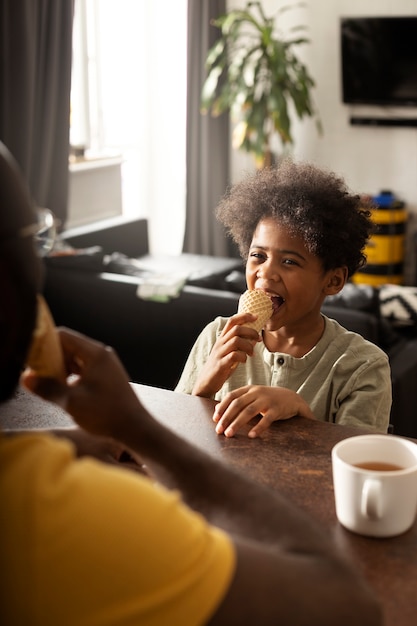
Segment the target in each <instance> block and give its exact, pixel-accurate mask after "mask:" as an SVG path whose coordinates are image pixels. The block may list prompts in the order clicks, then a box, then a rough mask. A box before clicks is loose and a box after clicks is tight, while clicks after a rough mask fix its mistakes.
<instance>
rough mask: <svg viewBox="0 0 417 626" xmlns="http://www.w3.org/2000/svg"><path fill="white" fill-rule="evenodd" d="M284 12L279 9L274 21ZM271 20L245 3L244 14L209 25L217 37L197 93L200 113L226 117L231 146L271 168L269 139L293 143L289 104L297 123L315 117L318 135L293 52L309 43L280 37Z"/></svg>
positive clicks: (305, 76)
mask: <svg viewBox="0 0 417 626" xmlns="http://www.w3.org/2000/svg"><path fill="white" fill-rule="evenodd" d="M288 8H291V7H288V6H285V7H282V8H281V9H280V10H279V11H278V12H277V16H278V15H279V14H281V13H282V12H283V11H285V10H287V9H288ZM275 21H276V18H274V17H266V15H265V13H264V11H263V9H262V5H261V3H260V2H248V3H247V5H246V8H245V9H244V10H232V11H230V12H228V13H226V14H224V15H221V16H220V17H218V18H217V19H215V20H213V22H212V23H213V25H214V26H217V27H218V28H219V29H220V31H221V35H220V37H219V39H218V40H217V41H216V42H215V44H214V45H213V47H212V48H211V49H210V50H209V52H208V55H207V59H206V68H207V72H208V74H207V78H206V80H205V82H204V85H203V88H202V94H201V112H202V113H207V112H209V111H210V112H211V114H212V115H214V116H217V115H220V114H221V113H223V112H225V111H229V112H230V114H231V118H232V121H233V122H234V124H235V127H234V130H233V147H234V148H238V149H243V150H246V151H247V152H250V153H252V154H253V155H254V156H255V159H256V162H257V164H258V165H270V164H271V162H272V159H273V156H272V147H271V140H272V138H273V136H274V135H277V136H278V137H279V138H280V140H281V142H282V144H283V146H285V145H286V144H291V143H293V138H292V135H291V117H290V113H289V105H290V103H291V102H292V103H293V105H294V110H295V112H296V114H297V115H298V117H299V118H300V119H301V118H303V116H312V117H315V118H316V121H317V125H318V129H319V130H320V121H319V119H318V116H317V113H316V111H315V108H314V106H313V102H312V98H311V90H312V88H313V87H314V85H315V83H314V80H313V79H312V77H311V76H310V74H309V72H308V70H307V68H306V66H305V65H304V64H303V63H302V62H301V61H300V60H299V58H298V57H297V55H296V54H295V52H294V48H295V47H296V46H299V45H301V44H304V43H308V41H309V40H308V39H306V38H305V37H302V36H295V37H294V38H284V36H279V35H278V32H277V30H276V24H275ZM302 28H303V27H302V26H298V27H295V28H292V29H291V30H292V31H295V30H298V31H299V30H301V29H302Z"/></svg>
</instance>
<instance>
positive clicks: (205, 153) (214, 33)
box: [183, 0, 238, 256]
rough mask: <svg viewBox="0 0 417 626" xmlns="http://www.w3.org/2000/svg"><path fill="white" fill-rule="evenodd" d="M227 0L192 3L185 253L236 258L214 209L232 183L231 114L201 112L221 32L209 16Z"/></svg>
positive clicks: (193, 0) (216, 13)
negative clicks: (209, 61) (207, 64)
mask: <svg viewBox="0 0 417 626" xmlns="http://www.w3.org/2000/svg"><path fill="white" fill-rule="evenodd" d="M225 5H226V2H225V0H199V1H196V0H189V2H188V62H187V63H188V68H187V72H188V78H187V79H188V87H187V200H186V227H185V237H184V247H183V251H184V252H191V253H194V254H208V255H214V256H238V255H237V253H236V251H235V249H234V247H233V245H232V243H231V241H230V240H229V239H227V238H226V236H225V234H224V230H223V228H222V227H221V226H220V225H219V223H218V222H217V220H216V218H215V215H214V209H215V207H216V205H217V203H218V201H219V199H220V198H221V196H222V195H223V194H224V192H225V191H226V188H227V186H228V184H229V117H228V115H226V114H223V115H222V116H220V117H219V118H212V117H211V116H210V115H204V116H203V115H201V113H200V95H201V88H202V86H203V83H204V80H205V76H206V71H205V60H206V56H207V51H208V50H209V48H210V47H211V46H212V45H213V44H214V42H215V41H216V39H217V38H218V36H219V30H218V29H217V28H215V27H214V26H212V25H210V20H211V19H213V18H216V17H219V16H220V15H222V14H223V13H225V11H226V6H225Z"/></svg>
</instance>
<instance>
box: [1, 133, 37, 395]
mask: <svg viewBox="0 0 417 626" xmlns="http://www.w3.org/2000/svg"><path fill="white" fill-rule="evenodd" d="M36 222H37V218H36V212H35V210H34V207H33V204H32V201H31V198H30V195H29V192H28V189H27V186H26V184H25V182H24V179H23V176H22V174H21V172H20V170H19V168H18V166H17V163H16V161H15V160H14V158H13V157H12V155H11V154H10V152H9V151H8V149H7V148H6V146H5V145H4V144H2V143H1V142H0V290H1V293H0V402H4V401H5V400H7V399H9V398H10V397H11V396H12V394H13V392H14V390H15V388H16V386H17V383H18V381H19V377H20V373H21V370H22V367H23V365H24V362H25V358H26V354H27V351H28V347H29V343H30V340H31V336H32V332H33V328H34V325H35V320H36V294H37V292H38V291H39V289H40V285H41V263H40V260H39V258H38V256H37V253H36V249H35V245H34V239H33V235H34V234H35V232H36Z"/></svg>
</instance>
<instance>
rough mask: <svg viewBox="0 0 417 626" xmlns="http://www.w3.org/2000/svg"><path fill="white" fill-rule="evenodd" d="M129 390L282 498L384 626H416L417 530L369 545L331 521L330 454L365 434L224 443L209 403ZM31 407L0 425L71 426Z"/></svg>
mask: <svg viewBox="0 0 417 626" xmlns="http://www.w3.org/2000/svg"><path fill="white" fill-rule="evenodd" d="M134 389H135V391H136V393H137V394H138V396H139V397H140V399H141V400H142V402H143V404H144V405H145V406H146V407H147V408H148V409H149V410H150V411H151V412H152V414H153V415H154V416H155V417H156V418H157V419H158V420H160V421H161V422H163V423H164V424H165V425H166V426H168V427H170V428H172V429H173V430H174V431H175V432H176V433H178V434H180V435H182V436H183V437H184V438H186V439H188V440H189V441H191V442H193V443H194V444H195V445H197V446H199V447H201V448H202V449H204V450H205V451H206V452H207V453H209V454H211V455H213V456H215V457H217V458H219V459H222V460H223V461H224V462H226V463H229V464H230V465H232V466H234V467H235V468H236V469H237V470H239V471H241V472H244V473H245V474H247V475H248V476H250V477H251V478H252V479H254V480H255V481H258V482H260V483H263V484H264V485H267V486H268V487H270V488H271V489H274V490H278V491H280V492H281V493H283V494H284V495H287V496H288V498H291V500H292V501H294V502H296V503H297V504H298V505H299V506H300V507H301V508H303V509H304V510H305V511H307V512H308V513H309V514H310V515H311V517H312V518H314V519H315V520H316V521H317V522H319V523H320V524H321V526H322V527H324V528H325V529H326V530H327V531H328V532H329V534H330V535H332V536H333V538H334V539H335V541H336V543H337V544H338V545H339V547H340V548H341V550H342V551H343V553H345V554H346V555H348V556H349V557H350V558H352V559H353V561H354V562H355V563H356V565H357V567H358V569H359V570H360V571H361V572H363V574H364V576H365V577H366V578H367V580H368V581H369V583H370V585H371V586H372V588H373V589H374V590H375V592H376V594H377V596H378V597H379V598H380V601H381V603H382V605H383V607H384V614H385V626H416V624H417V522H415V523H414V525H413V527H412V528H411V529H410V530H409V531H408V532H407V533H405V534H404V535H401V536H399V537H395V538H391V539H370V538H366V537H361V536H359V535H355V534H353V533H351V532H349V531H347V530H345V529H344V528H343V527H342V526H341V525H340V524H339V522H338V521H337V518H336V512H335V505H334V494H333V484H332V469H331V454H330V453H331V449H332V447H333V446H334V445H335V444H336V443H337V442H338V441H340V440H341V439H344V438H346V437H350V436H353V435H357V434H361V433H363V431H362V430H359V429H357V428H349V427H345V426H335V425H333V424H325V423H322V422H315V421H312V420H307V419H303V418H294V419H291V420H288V421H285V422H279V423H278V422H277V423H275V424H273V425H272V427H271V428H270V429H269V430H268V431H267V432H266V433H265V435H264V436H262V438H260V439H249V438H248V437H246V432H247V431H248V430H249V427H248V428H247V429H246V431H245V433H242V434H239V435H238V436H236V437H233V438H231V439H227V438H226V437H224V436H222V435H220V436H219V435H216V433H215V431H214V423H213V421H212V414H213V407H214V402H212V401H211V400H206V399H204V398H197V397H192V396H187V395H184V394H178V393H174V392H172V391H166V390H162V389H157V388H154V387H146V386H143V385H134ZM33 400H34V398H33V397H32V396H29V397H28V394H25V393H21V394H19V396H18V398H17V399H16V400H15V401H12V402H10V403H9V404H8V405H7V406H6V407H5V408H3V409H2V411H1V415H0V418H1V420H0V425H2V426H3V428H7V427H14V428H19V427H20V428H29V427H34V426H35V427H36V426H37V427H49V426H51V427H52V426H65V425H66V424H68V423H71V420H70V419H69V417H68V416H67V415H66V414H63V413H62V412H61V411H60V410H59V409H57V408H55V407H53V406H52V405H50V404H48V403H41V404H37V403H34V402H33ZM29 407H31V408H30V410H29ZM39 409H40V411H39Z"/></svg>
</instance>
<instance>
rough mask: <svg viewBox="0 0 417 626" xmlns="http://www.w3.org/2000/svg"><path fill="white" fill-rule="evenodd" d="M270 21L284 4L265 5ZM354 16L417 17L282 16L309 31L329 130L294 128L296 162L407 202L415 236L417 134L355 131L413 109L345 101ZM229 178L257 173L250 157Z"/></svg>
mask: <svg viewBox="0 0 417 626" xmlns="http://www.w3.org/2000/svg"><path fill="white" fill-rule="evenodd" d="M262 4H263V7H264V10H265V12H266V14H267V15H273V14H274V13H275V12H276V10H277V9H278V8H279V7H281V6H283V5H284V4H289V2H287V1H286V0H282V1H281V2H280V1H279V0H263V3H262ZM244 6H245V2H244V1H241V0H229V1H228V8H229V9H230V8H242V7H244ZM356 15H368V16H372V15H380V16H383V15H417V3H416V0H307V6H306V7H305V8H300V9H295V10H291V11H289V12H287V13H286V14H285V16H286V19H287V20H288V22H283V26H285V24H287V25H288V24H289V23H291V22H294V23H295V24H304V25H306V26H308V31H307V34H308V37H309V39H310V40H311V43H310V44H308V45H304V46H300V48H299V53H300V56H301V57H302V58H303V60H304V61H305V62H306V64H307V66H308V68H309V70H310V72H311V74H312V76H313V78H314V79H315V81H316V89H315V91H314V99H315V102H316V105H317V108H318V110H319V113H320V118H321V121H322V124H323V127H324V133H323V135H322V136H320V135H318V133H317V131H316V127H315V124H314V122H313V121H312V120H306V121H303V122H301V123H300V122H298V120H295V121H294V138H295V142H294V146H293V150H292V151H293V154H294V157H295V158H297V159H303V160H304V159H305V160H309V161H313V162H315V163H317V164H318V165H321V166H325V167H330V168H331V169H332V170H334V171H335V172H337V173H338V174H340V175H342V176H343V177H344V178H345V179H346V182H347V184H348V185H349V187H350V188H351V189H352V190H354V191H356V192H358V193H369V194H372V195H374V194H377V193H378V192H379V191H380V190H381V189H390V190H391V191H393V192H394V193H395V194H396V196H397V197H399V198H400V199H402V200H404V202H405V203H406V205H407V209H408V210H409V212H410V231H412V230H414V228H415V226H414V224H415V222H416V221H417V129H416V128H402V127H401V128H398V127H376V128H375V127H366V126H352V125H351V124H350V123H349V118H350V116H351V115H363V116H369V117H372V116H374V115H375V116H386V117H390V116H391V117H396V116H398V117H402V116H404V115H409V116H410V117H416V118H417V108H416V109H408V108H407V110H404V109H394V108H392V109H390V110H387V109H383V108H380V107H358V106H356V107H353V106H348V105H344V104H343V103H342V99H341V73H340V53H339V18H340V17H341V16H343V17H345V16H346V17H348V16H356ZM231 164H232V178H233V180H237V179H239V178H240V177H241V176H242V174H243V172H244V171H247V170H252V169H253V162H252V159H251V158H250V157H248V156H247V155H245V154H243V153H240V152H236V151H232V152H231ZM407 256H408V261H407V270H406V277H407V281H408V282H411V280H413V279H414V275H413V274H414V267H415V259H414V251H413V250H412V249H411V246H410V244H409V247H408V251H407Z"/></svg>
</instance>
